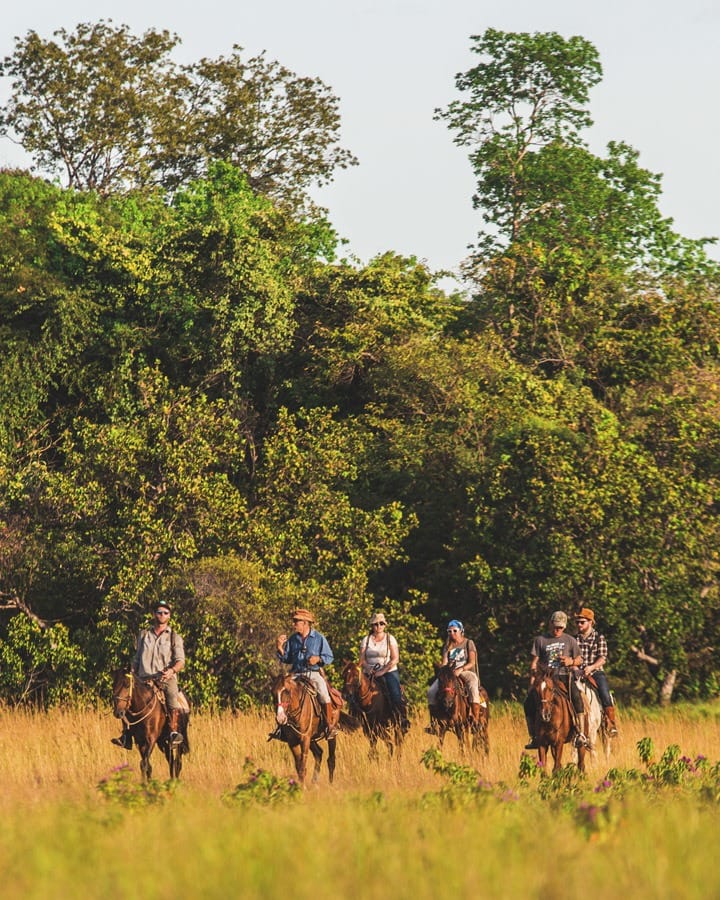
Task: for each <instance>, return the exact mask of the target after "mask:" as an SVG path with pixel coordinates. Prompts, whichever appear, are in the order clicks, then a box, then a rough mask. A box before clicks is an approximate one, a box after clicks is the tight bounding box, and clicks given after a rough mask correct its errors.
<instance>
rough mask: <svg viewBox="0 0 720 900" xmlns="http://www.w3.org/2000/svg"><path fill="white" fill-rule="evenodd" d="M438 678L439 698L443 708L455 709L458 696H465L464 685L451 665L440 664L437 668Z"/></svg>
mask: <svg viewBox="0 0 720 900" xmlns="http://www.w3.org/2000/svg"><path fill="white" fill-rule="evenodd" d="M436 675H437V680H438V698H439V702H440V706H441V708H442V709H444V710H447V711H450V710H452V709H454V707H455V704H456V703H457V699H458V697H462V696H463V685H462V682H461V681H460V679H459V678H458V677H457V675H456V674H455V669H454V667H453V666H451V665H444V666H440V667H439V668H438V669H437V670H436Z"/></svg>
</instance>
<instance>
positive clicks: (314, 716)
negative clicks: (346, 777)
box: [271, 674, 336, 784]
mask: <svg viewBox="0 0 720 900" xmlns="http://www.w3.org/2000/svg"><path fill="white" fill-rule="evenodd" d="M271 692H272V699H273V703H274V706H275V719H276V721H277V723H278V726H279V729H280V735H279V738H280V740H283V741H285V742H286V743H287V745H288V746H289V747H290V750H291V751H292V755H293V758H294V760H295V770H296V772H297V776H298V780H299V781H300V783H301V784H304V783H305V775H306V773H307V758H308V753H312V755H313V759H314V761H315V767H314V769H313V777H312V780H313V783H315V782H316V781H317V780H318V777H319V775H320V765H321V763H322V758H323V751H322V747H321V746H320V745H319V744H318V741H320V740H322V739H323V738H324V737H325V725H324V719H323V716H322V713H321V711H320V705H319V703H318V700H317V694H316V691H315V688H314V686H313V684H312V682H310V681H308V680H307V679H306V678H303V677H302V676H296V675H293V674H287V675H286V674H280V675H278V676H277V677H276V678H275V680H274V682H273V684H272V689H271ZM335 741H336V738H334V737H330V738H327V745H328V758H327V766H328V774H329V776H330V783H331V784H332V780H333V777H334V775H335Z"/></svg>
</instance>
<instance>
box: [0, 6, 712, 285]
mask: <svg viewBox="0 0 720 900" xmlns="http://www.w3.org/2000/svg"><path fill="white" fill-rule="evenodd" d="M99 19H110V20H112V21H113V22H114V23H115V24H116V25H122V24H125V25H128V27H129V28H130V29H131V31H133V32H134V33H136V34H142V32H144V31H145V30H147V29H148V28H155V29H167V30H169V31H171V32H175V33H176V34H177V35H178V36H179V37H180V38H181V41H182V43H181V44H180V46H179V47H178V48H177V49H176V51H175V54H174V55H175V58H176V59H177V60H178V61H179V62H183V63H189V62H194V61H197V60H198V59H200V58H202V57H209V58H216V57H218V56H221V55H227V54H229V53H230V52H231V51H232V47H233V45H234V44H238V45H239V46H241V47H243V48H244V50H245V51H246V53H247V55H248V56H251V55H255V54H257V53H259V52H261V51H265V52H266V55H267V57H268V58H269V59H273V60H277V61H278V62H280V63H282V64H283V65H284V66H286V67H287V68H289V69H290V70H291V71H293V72H295V73H296V74H298V75H303V76H310V77H319V78H320V79H321V80H322V81H323V82H325V84H327V85H328V86H329V87H330V88H331V89H332V91H333V93H334V94H335V95H336V96H337V97H338V98H339V101H340V113H341V117H342V123H343V125H342V139H341V144H342V146H344V147H346V148H347V149H349V150H351V151H352V152H353V153H354V154H355V155H356V156H357V157H358V159H359V163H360V165H359V166H356V167H354V168H350V169H347V170H344V171H340V172H338V173H337V175H336V177H335V180H334V181H333V183H332V184H331V185H330V186H328V187H326V188H323V189H322V190H319V191H317V192H316V193H315V199H316V200H318V201H319V202H320V203H321V204H322V205H323V206H324V207H326V208H327V209H328V211H329V219H330V221H331V222H332V224H333V225H334V227H335V229H336V230H337V232H338V234H339V235H340V236H341V237H342V238H343V239H344V240H345V241H346V244H345V246H344V251H343V252H344V254H345V255H348V256H351V257H353V258H355V259H357V260H358V261H360V262H361V263H364V262H367V261H368V260H369V259H371V258H372V257H374V256H376V255H377V254H379V253H383V252H386V251H394V252H397V253H400V254H403V255H407V256H414V257H416V258H418V259H419V260H422V261H423V262H425V263H427V265H428V266H429V267H430V268H431V269H432V270H434V271H438V270H447V271H449V272H457V270H458V267H459V265H460V263H461V262H462V260H463V259H464V258H465V257H466V256H467V255H468V247H469V246H470V245H472V243H473V242H474V240H475V238H476V235H477V233H478V231H479V230H480V229H481V227H482V222H481V219H480V213H479V212H478V211H476V210H473V208H472V194H473V189H474V178H473V174H472V170H471V168H470V164H469V162H468V159H467V151H466V150H464V149H462V148H458V147H456V146H455V145H454V144H453V141H452V134H451V132H450V131H449V130H448V128H447V125H446V124H445V123H443V122H437V121H434V119H433V113H434V111H435V109H437V108H444V107H446V106H447V105H448V103H450V102H451V101H452V100H454V99H457V98H458V97H459V96H460V95H459V94H458V92H457V90H456V88H455V75H456V74H457V73H459V72H464V71H466V70H467V69H469V68H471V67H472V66H473V65H474V64H475V62H476V61H477V60H476V57H474V55H473V54H472V53H471V51H470V36H471V35H480V34H482V33H483V32H484V31H485V29H487V28H490V27H492V28H497V29H500V30H503V31H524V32H536V31H557V32H559V33H560V34H561V35H563V36H564V37H571V36H573V35H580V36H582V37H584V38H586V39H587V40H589V41H590V42H591V43H592V44H593V45H594V46H595V47H596V48H597V50H598V52H599V55H600V60H601V62H602V66H603V72H604V74H603V80H602V82H601V83H600V84H599V85H598V86H597V87H595V88H594V89H593V92H592V94H591V97H590V112H591V115H592V117H593V119H594V122H595V124H594V126H593V128H592V129H591V131H590V132H588V135H587V139H588V142H589V144H590V148H591V150H592V151H593V152H594V153H596V154H598V155H604V153H605V147H606V145H607V142H608V141H611V140H621V141H625V142H626V143H628V144H630V145H631V146H633V147H634V148H635V149H636V150H638V151H639V153H640V160H639V161H640V164H641V165H642V166H644V167H645V168H647V169H649V170H650V171H652V172H655V173H658V174H661V175H662V186H663V194H662V198H661V201H660V209H661V211H662V213H663V214H664V215H666V216H669V217H671V218H673V220H674V223H675V228H676V230H677V231H678V232H679V233H680V234H682V235H684V236H685V237H691V238H698V237H711V236H716V235H720V215H719V214H718V210H719V209H720V154H718V149H717V148H718V144H719V143H720V141H719V140H718V138H719V137H720V117H718V115H717V108H716V106H715V104H716V103H717V92H718V88H719V87H720V52H718V47H719V46H720V5H718V4H717V3H715V2H714V0H685V2H683V3H678V2H677V0H605V2H604V3H603V4H596V3H589V2H582V0H543V2H542V3H539V2H538V0H501V2H498V0H493V2H489V0H270V2H268V0H254V2H252V3H249V2H247V0H196V2H193V3H189V2H187V0H172V2H169V0H142V2H140V0H123V2H122V3H120V2H118V0H115V2H111V0H92V2H90V0H63V2H62V3H57V2H56V0H23V2H22V3H13V4H12V6H11V8H10V9H4V10H3V17H2V22H1V23H0V57H4V56H6V55H8V54H10V53H11V52H12V50H13V47H14V38H15V37H16V36H24V35H26V34H27V32H28V31H29V30H31V29H32V30H35V31H37V32H38V34H40V35H41V36H42V37H45V38H50V37H51V36H52V32H53V31H54V30H56V29H58V28H65V29H66V30H69V31H72V30H73V29H74V28H75V26H76V25H77V24H78V23H80V22H96V21H98V20H99ZM8 89H9V85H8V83H7V79H0V100H2V99H5V98H7V96H8V94H7V92H8ZM25 164H27V160H26V159H25V158H24V157H23V156H22V155H21V152H20V150H19V149H18V148H16V147H15V146H14V145H13V144H12V143H11V142H10V141H9V140H8V139H0V166H12V165H25ZM710 252H711V255H713V256H715V257H716V258H720V249H718V248H714V249H712V250H711V251H710Z"/></svg>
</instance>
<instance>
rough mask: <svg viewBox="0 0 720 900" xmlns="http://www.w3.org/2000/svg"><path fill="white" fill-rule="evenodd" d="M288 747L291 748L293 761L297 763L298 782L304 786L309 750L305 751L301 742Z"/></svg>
mask: <svg viewBox="0 0 720 900" xmlns="http://www.w3.org/2000/svg"><path fill="white" fill-rule="evenodd" d="M288 747H290V751H291V753H292V755H293V760H294V761H295V771H296V773H297V777H298V781H299V782H300V784H304V783H305V766H306V759H307V750H304V749H303V747H302V745H301V743H300V742H299V741H298V742H297V743H296V744H288Z"/></svg>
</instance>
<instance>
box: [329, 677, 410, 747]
mask: <svg viewBox="0 0 720 900" xmlns="http://www.w3.org/2000/svg"><path fill="white" fill-rule="evenodd" d="M342 677H343V689H342V693H343V697H344V698H345V699H346V700H347V702H348V706H349V709H350V714H351V715H353V716H355V717H356V718H358V719H359V720H360V723H361V725H362V730H363V733H364V734H365V737H366V738H367V739H368V740H369V741H370V758H371V759H377V755H378V752H377V742H378V741H383V742H384V743H385V745H386V746H387V748H388V753H389V754H390V756H392V755H393V754H394V752H395V750H396V749H397V751H398V754H399V752H400V749H401V747H402V742H403V738H404V736H405V733H404V731H403V729H402V727H401V723H400V720H399V717H398V716H397V714H396V712H395V711H394V710H393V707H392V704H391V702H390V698H389V697H388V696H387V694H386V693H385V691H384V690H383V689H382V687H381V686H380V685H379V684H378V681H377V679H376V678H375V676H374V675H369V676H368V675H366V674H365V672H363V670H362V667H361V666H360V665H359V664H358V663H355V662H351V661H349V662H346V663H345V665H344V666H343V670H342Z"/></svg>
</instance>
